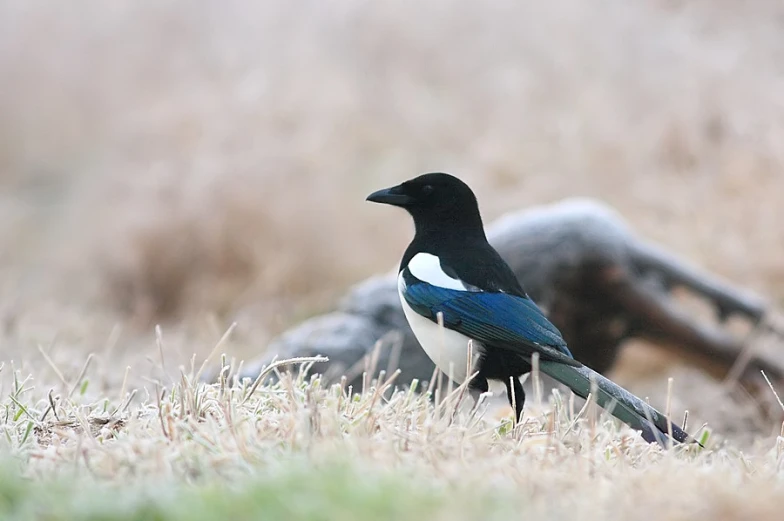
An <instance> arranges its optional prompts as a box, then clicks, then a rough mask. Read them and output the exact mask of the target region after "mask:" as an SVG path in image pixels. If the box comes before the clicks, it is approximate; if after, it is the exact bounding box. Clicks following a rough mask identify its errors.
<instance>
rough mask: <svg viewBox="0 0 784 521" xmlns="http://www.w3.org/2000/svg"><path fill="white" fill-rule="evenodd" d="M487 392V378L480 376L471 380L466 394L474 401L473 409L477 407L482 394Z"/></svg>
mask: <svg viewBox="0 0 784 521" xmlns="http://www.w3.org/2000/svg"><path fill="white" fill-rule="evenodd" d="M489 390H490V385H489V384H488V383H487V378H485V377H484V376H482V375H481V374H478V375H476V376H475V377H474V379H473V380H471V383H469V384H468V394H470V395H471V398H473V399H474V408H476V407H477V406H478V405H479V398H480V397H481V396H482V394H483V393H486V392H487V391H489Z"/></svg>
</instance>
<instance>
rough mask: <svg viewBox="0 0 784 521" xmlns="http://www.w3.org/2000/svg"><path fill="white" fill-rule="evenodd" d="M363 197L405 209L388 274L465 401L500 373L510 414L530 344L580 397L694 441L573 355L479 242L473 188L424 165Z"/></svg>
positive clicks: (544, 367) (654, 435) (660, 437)
mask: <svg viewBox="0 0 784 521" xmlns="http://www.w3.org/2000/svg"><path fill="white" fill-rule="evenodd" d="M367 200H368V201H371V202H375V203H383V204H389V205H392V206H397V207H401V208H403V209H405V210H407V211H408V213H409V214H410V215H411V216H412V217H413V219H414V228H415V233H414V238H413V240H412V241H411V243H410V244H409V246H408V248H407V249H406V251H405V253H404V255H403V259H402V261H401V262H400V268H399V274H398V293H399V294H400V301H401V304H402V306H403V310H404V312H405V316H406V319H407V321H408V323H409V325H410V326H411V329H412V331H413V332H414V335H415V336H416V338H417V340H418V341H419V343H420V345H421V346H422V348H423V349H424V350H425V352H426V353H427V355H428V356H429V357H430V359H431V360H433V362H434V363H435V364H436V366H437V367H438V368H439V369H440V370H441V371H442V372H443V373H445V374H446V375H447V376H448V377H449V378H451V379H452V380H453V381H455V382H456V383H458V384H461V383H463V382H464V381H465V380H466V379H467V378H468V377H470V376H471V375H474V374H475V376H474V378H473V379H471V381H470V382H469V383H468V389H469V392H470V395H471V396H472V397H473V399H474V400H475V401H476V400H478V399H479V396H480V395H481V394H482V393H484V392H487V391H488V389H489V384H488V380H498V381H501V382H503V383H504V384H505V386H506V394H507V398H508V400H509V404H510V405H511V406H512V408H513V409H514V412H515V422H518V421H520V419H521V418H522V412H523V405H524V403H525V394H524V391H523V386H522V384H521V383H520V380H519V378H520V376H522V375H524V374H526V373H529V372H531V370H532V366H531V364H532V358H533V356H534V354H535V353H536V354H538V356H539V369H540V371H542V372H543V373H545V374H547V375H549V376H550V377H552V378H553V379H555V380H557V381H558V382H561V383H562V384H564V385H566V386H567V387H569V388H570V389H571V390H572V392H574V393H575V394H576V395H578V396H580V397H582V398H587V397H588V394H589V393H591V392H592V391H593V392H595V395H594V397H595V399H596V402H597V403H598V404H599V405H600V406H601V407H603V408H605V409H608V410H610V412H611V413H612V414H613V415H614V416H615V417H616V418H618V419H620V420H621V421H623V422H624V423H626V424H628V425H629V426H631V427H632V428H633V429H637V430H639V431H641V434H642V437H643V438H644V439H645V440H646V441H648V442H649V443H652V442H654V441H658V442H659V443H661V444H664V440H665V439H667V437H668V436H669V434H670V433H671V434H672V438H674V440H675V441H677V442H686V441H694V440H693V439H692V438H690V437H689V435H688V434H687V433H686V432H684V431H683V430H682V429H681V428H680V427H678V426H677V425H675V424H673V423H672V422H669V425H668V420H667V419H666V417H665V416H664V415H663V414H661V413H660V412H658V411H657V410H656V409H654V408H653V407H651V406H650V405H648V404H647V403H645V402H644V401H643V400H641V399H639V398H638V397H636V396H634V395H633V394H631V393H629V392H628V391H626V390H625V389H623V388H622V387H620V386H618V385H617V384H615V383H613V382H612V381H610V380H608V379H607V378H605V377H603V376H602V375H600V374H599V373H597V372H595V371H593V370H592V369H590V368H588V367H587V366H585V365H583V364H582V363H580V362H579V361H577V360H575V359H574V357H573V356H572V354H571V352H570V351H569V348H568V346H567V345H566V342H565V341H564V339H563V337H562V335H561V332H560V331H559V330H558V329H557V328H556V327H555V326H554V325H553V324H552V323H551V322H550V321H549V320H548V319H547V318H546V317H545V315H544V313H543V312H542V310H541V309H540V308H539V307H538V306H537V305H536V303H534V301H533V300H531V298H530V297H529V296H528V295H527V294H526V292H525V290H524V289H523V287H522V286H521V284H520V282H519V281H518V280H517V277H515V275H514V272H513V271H512V269H511V268H510V267H509V265H508V264H507V263H506V262H505V261H504V260H503V259H502V258H501V256H500V255H499V254H498V252H497V251H496V250H495V249H494V248H493V247H492V246H491V245H490V243H489V242H488V241H487V237H486V236H485V231H484V226H483V224H482V218H481V215H480V213H479V205H478V203H477V200H476V196H475V195H474V193H473V191H472V190H471V189H470V188H469V187H468V185H467V184H465V183H464V182H463V181H461V180H460V179H458V178H457V177H454V176H452V175H450V174H446V173H428V174H423V175H420V176H419V177H416V178H414V179H411V180H409V181H406V182H404V183H402V184H400V185H398V186H395V187H392V188H386V189H383V190H379V191H377V192H374V193H372V194H370V195H369V196H368V197H367ZM469 340H471V341H472V342H471V346H472V347H471V348H470V349H469ZM469 352H470V353H471V360H470V361H469V360H468V357H469ZM469 362H470V364H469ZM469 368H470V373H469ZM592 382H594V383H593V386H592Z"/></svg>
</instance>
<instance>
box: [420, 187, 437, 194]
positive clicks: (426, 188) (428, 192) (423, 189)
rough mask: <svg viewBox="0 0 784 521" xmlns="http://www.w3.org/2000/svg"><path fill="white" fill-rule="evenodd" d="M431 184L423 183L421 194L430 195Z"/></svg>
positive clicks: (431, 191) (431, 190)
mask: <svg viewBox="0 0 784 521" xmlns="http://www.w3.org/2000/svg"><path fill="white" fill-rule="evenodd" d="M433 190H434V188H433V185H425V186H423V187H422V195H430V194H432V193H433Z"/></svg>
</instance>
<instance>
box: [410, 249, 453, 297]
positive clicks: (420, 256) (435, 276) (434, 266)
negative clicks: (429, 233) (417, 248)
mask: <svg viewBox="0 0 784 521" xmlns="http://www.w3.org/2000/svg"><path fill="white" fill-rule="evenodd" d="M408 271H410V272H411V274H412V275H413V276H414V277H416V278H418V279H419V280H421V281H422V282H427V283H428V284H432V285H433V286H438V287H440V288H447V289H456V290H460V291H466V287H465V286H464V285H463V283H462V282H461V281H459V280H458V279H453V278H452V277H450V276H449V275H447V274H446V273H444V270H442V269H441V261H440V260H439V259H438V257H436V256H435V255H432V254H430V253H417V254H416V255H414V258H413V259H411V261H410V262H409V263H408Z"/></svg>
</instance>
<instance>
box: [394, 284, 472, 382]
mask: <svg viewBox="0 0 784 521" xmlns="http://www.w3.org/2000/svg"><path fill="white" fill-rule="evenodd" d="M398 295H400V302H401V303H402V304H403V312H404V313H405V314H406V320H408V324H409V325H410V326H411V330H412V331H413V332H414V336H416V338H417V340H418V341H419V343H420V344H421V345H422V349H424V350H425V353H427V356H429V357H430V359H431V360H432V361H433V363H435V364H436V366H437V367H438V368H439V369H440V370H441V371H442V372H443V373H444V374H445V375H447V376H449V377H450V378H451V379H452V381H454V382H456V383H458V384H461V383H463V381H464V380H465V379H466V369H467V367H466V362H467V360H468V340H469V338H468V337H467V336H465V335H462V334H460V333H458V332H456V331H452V330H451V329H447V328H441V327H439V325H438V324H436V323H435V322H432V321H430V320H428V319H426V318H425V317H423V316H422V315H420V314H419V313H417V312H416V311H414V310H413V309H411V306H409V305H408V303H407V302H406V299H405V298H403V294H402V293H401V292H400V291H399V290H398ZM480 349H481V346H479V345H478V344H477V343H476V342H474V344H473V347H472V354H473V361H472V366H471V372H472V373H473V372H474V371H476V360H477V358H478V356H479V354H480Z"/></svg>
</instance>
